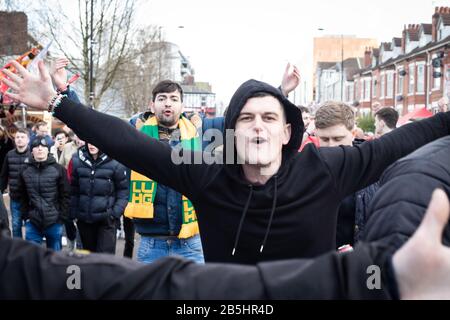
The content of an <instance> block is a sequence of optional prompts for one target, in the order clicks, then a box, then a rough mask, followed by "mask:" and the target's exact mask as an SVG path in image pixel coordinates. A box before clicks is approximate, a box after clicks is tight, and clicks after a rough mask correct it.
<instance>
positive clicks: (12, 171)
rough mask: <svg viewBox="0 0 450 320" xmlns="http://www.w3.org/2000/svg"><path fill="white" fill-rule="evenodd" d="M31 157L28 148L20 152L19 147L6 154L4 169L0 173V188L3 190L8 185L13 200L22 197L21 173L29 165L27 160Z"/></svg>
mask: <svg viewBox="0 0 450 320" xmlns="http://www.w3.org/2000/svg"><path fill="white" fill-rule="evenodd" d="M29 157H30V151H29V150H28V148H27V149H26V150H25V151H24V152H22V153H21V152H19V151H17V149H14V150H11V151H9V152H8V153H7V154H6V157H5V161H4V162H3V167H2V171H1V173H0V190H1V191H2V192H4V191H5V189H6V188H7V187H8V184H9V196H10V198H11V199H12V200H17V199H19V198H20V194H19V192H18V188H19V176H20V173H21V172H22V171H23V170H24V169H25V168H26V167H27V164H26V163H25V161H26V160H27V159H28V158H29Z"/></svg>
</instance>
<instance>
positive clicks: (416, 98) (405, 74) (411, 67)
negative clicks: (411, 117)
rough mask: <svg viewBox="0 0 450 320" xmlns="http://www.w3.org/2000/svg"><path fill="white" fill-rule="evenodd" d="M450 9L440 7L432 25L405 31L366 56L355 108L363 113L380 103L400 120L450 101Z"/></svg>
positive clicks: (358, 79)
mask: <svg viewBox="0 0 450 320" xmlns="http://www.w3.org/2000/svg"><path fill="white" fill-rule="evenodd" d="M449 49H450V7H437V8H436V9H435V13H434V14H433V15H432V18H431V23H430V24H426V23H423V24H410V25H408V26H405V27H404V29H403V31H402V37H401V38H393V39H392V41H391V42H387V43H381V45H380V47H379V50H377V51H378V52H379V53H378V57H376V55H377V51H375V50H374V49H372V50H370V49H368V50H366V52H365V59H364V64H365V66H364V67H365V68H363V69H361V70H359V71H358V72H357V73H356V74H355V76H354V79H353V80H354V87H355V90H354V97H353V98H354V101H353V103H354V105H356V106H357V107H358V109H359V111H360V112H361V113H365V112H366V111H367V109H368V108H370V109H372V110H373V106H374V105H375V104H376V103H379V104H380V105H381V107H393V108H395V109H396V110H397V111H399V113H400V114H401V115H403V114H406V113H408V112H410V111H412V110H415V109H420V108H423V107H426V108H427V109H429V110H432V111H434V112H435V111H436V110H437V103H438V100H439V99H441V98H442V97H443V96H448V97H450V56H449Z"/></svg>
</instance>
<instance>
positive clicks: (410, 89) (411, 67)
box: [408, 64, 415, 94]
mask: <svg viewBox="0 0 450 320" xmlns="http://www.w3.org/2000/svg"><path fill="white" fill-rule="evenodd" d="M414 71H415V66H414V64H410V65H409V72H408V77H409V86H408V93H409V94H413V93H414V81H415V79H414Z"/></svg>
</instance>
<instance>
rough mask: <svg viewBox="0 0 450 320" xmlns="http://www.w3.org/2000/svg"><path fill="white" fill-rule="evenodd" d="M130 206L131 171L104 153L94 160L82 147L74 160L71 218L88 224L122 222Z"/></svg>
mask: <svg viewBox="0 0 450 320" xmlns="http://www.w3.org/2000/svg"><path fill="white" fill-rule="evenodd" d="M127 203H128V175H127V169H126V168H125V167H124V166H123V165H122V164H120V163H119V162H117V161H116V160H113V159H111V158H110V157H108V156H107V155H106V154H104V153H103V154H100V155H99V157H98V158H97V160H94V159H93V158H92V156H91V155H90V154H89V152H88V149H87V147H86V146H84V147H81V148H80V149H79V150H78V152H77V153H75V154H74V155H73V157H72V180H71V202H70V217H71V218H72V219H74V218H77V219H80V220H82V221H84V222H88V223H92V222H96V221H100V220H104V219H106V218H109V217H114V218H116V219H119V218H120V216H121V215H122V214H123V212H124V210H125V207H126V206H127Z"/></svg>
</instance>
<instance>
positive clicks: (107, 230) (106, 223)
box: [77, 218, 117, 254]
mask: <svg viewBox="0 0 450 320" xmlns="http://www.w3.org/2000/svg"><path fill="white" fill-rule="evenodd" d="M77 226H78V230H79V232H80V237H81V243H82V244H83V249H85V250H89V251H91V252H99V253H110V254H115V253H116V232H117V226H116V221H115V220H114V219H110V218H108V219H105V220H102V221H98V222H94V223H87V222H84V221H81V220H78V221H77Z"/></svg>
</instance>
